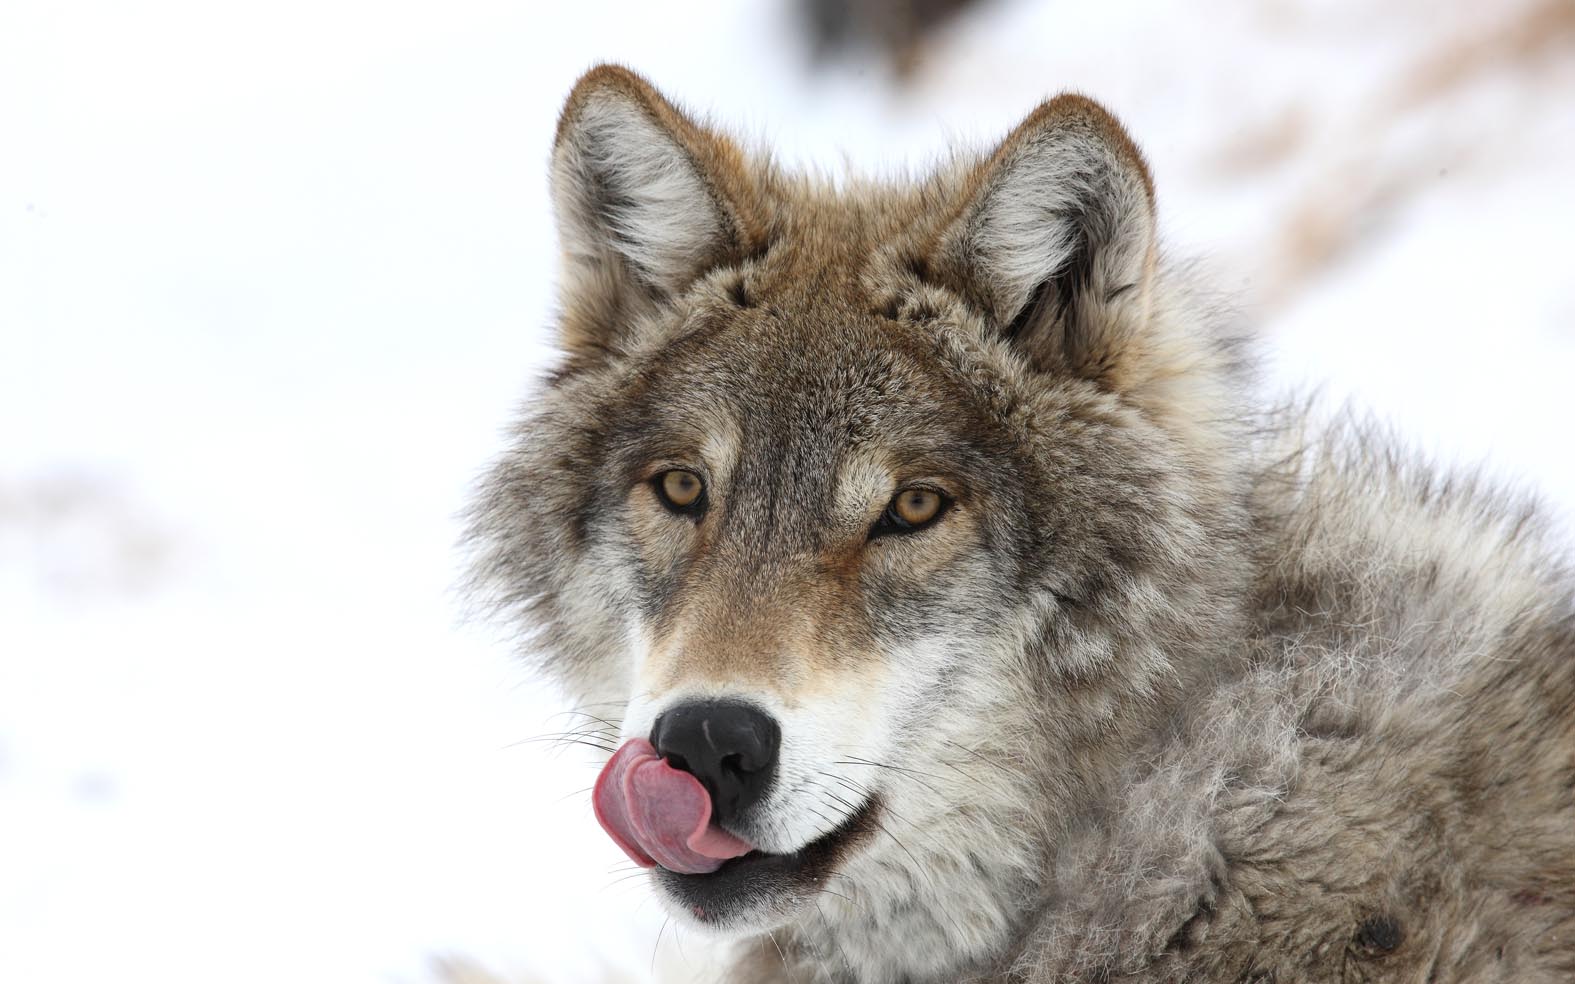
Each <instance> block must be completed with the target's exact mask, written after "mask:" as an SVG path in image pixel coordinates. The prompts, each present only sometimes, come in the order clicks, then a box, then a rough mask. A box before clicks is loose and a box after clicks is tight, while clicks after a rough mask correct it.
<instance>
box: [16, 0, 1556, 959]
mask: <svg viewBox="0 0 1575 984" xmlns="http://www.w3.org/2000/svg"><path fill="white" fill-rule="evenodd" d="M1457 6H1458V5H1457ZM1486 6H1491V7H1495V8H1498V9H1496V10H1494V11H1492V15H1493V16H1494V17H1501V18H1502V19H1503V20H1505V21H1512V20H1513V19H1514V18H1513V15H1512V14H1511V13H1509V12H1508V11H1510V8H1511V7H1513V6H1514V5H1513V4H1500V5H1486ZM535 7H536V8H537V9H532V6H531V5H523V4H511V3H503V2H486V0H454V2H450V3H447V4H442V5H438V4H412V3H398V2H395V3H386V2H385V3H371V2H365V0H314V2H307V0H277V2H273V3H269V4H250V5H243V4H235V3H213V2H197V0H146V2H142V3H138V4H125V3H118V2H111V0H97V2H95V0H10V2H8V3H7V4H6V5H4V7H3V8H0V982H13V981H14V982H28V984H35V982H37V984H49V982H91V981H111V980H113V981H125V982H137V981H159V982H162V984H184V982H193V984H195V982H208V981H216V980H222V981H225V982H234V984H246V982H253V981H255V982H259V984H260V982H269V984H276V982H279V981H291V982H317V981H322V982H325V984H327V982H333V984H351V982H358V981H391V980H398V981H411V982H413V981H419V980H425V979H427V975H428V961H429V959H430V958H431V957H432V956H433V955H436V954H445V953H452V954H463V955H465V956H467V957H469V958H472V959H474V960H476V961H478V962H479V963H481V964H484V965H486V966H489V967H492V968H494V969H497V970H499V971H507V972H519V973H523V972H528V971H534V972H536V973H538V974H540V975H542V976H543V977H545V978H547V979H550V980H553V981H565V982H567V981H588V980H597V979H601V978H602V976H603V975H604V974H606V973H609V972H615V973H619V974H623V975H625V976H627V977H628V978H629V979H633V980H638V979H647V978H649V977H650V976H651V974H652V969H653V967H654V968H657V969H658V970H660V969H661V968H663V967H666V968H667V971H666V975H665V976H666V977H667V979H669V980H687V979H690V978H691V977H692V976H693V974H694V970H693V969H692V968H693V965H694V964H693V962H697V961H698V960H699V956H698V954H699V953H700V952H702V951H703V950H704V946H703V944H702V942H701V941H700V940H698V939H695V938H693V937H692V936H689V935H688V934H684V935H681V936H678V937H676V944H675V934H674V933H673V932H672V930H670V929H669V930H668V931H667V932H666V934H665V935H664V936H663V937H662V942H661V943H660V944H658V942H657V936H658V931H659V928H660V927H661V926H662V923H663V919H662V917H661V915H660V913H659V911H658V909H657V907H656V905H655V904H654V902H652V901H651V900H650V899H649V898H648V895H647V893H646V890H645V888H644V886H643V884H642V882H641V880H640V879H639V878H635V879H626V880H623V881H622V882H620V881H619V879H620V878H622V877H623V875H622V872H624V871H627V870H628V866H627V863H626V862H624V861H623V860H622V858H621V856H620V855H619V854H618V852H617V851H616V849H614V848H613V847H612V846H611V844H610V843H607V841H606V838H605V837H604V836H603V835H602V834H601V833H600V832H599V830H597V829H596V827H595V824H594V821H593V820H592V819H591V816H590V810H589V803H588V797H587V795H586V792H585V790H586V788H587V787H588V786H589V785H590V782H591V780H592V778H593V777H594V774H595V767H594V765H592V764H591V763H590V762H589V760H588V759H587V758H586V757H584V756H581V755H578V754H575V753H574V752H572V751H570V752H563V753H553V752H552V751H551V750H550V749H549V748H548V747H547V746H545V745H542V744H520V743H521V742H522V741H524V740H525V739H529V738H531V737H533V736H536V735H540V734H543V733H548V732H552V731H557V730H563V727H564V722H565V720H566V719H564V718H561V717H560V718H556V719H554V718H552V717H551V715H552V714H553V713H554V712H556V711H558V710H559V709H560V707H559V704H558V701H557V700H556V698H555V696H554V695H553V694H551V693H547V692H544V691H543V690H542V688H541V687H540V686H539V685H538V684H537V683H536V682H534V681H532V680H530V679H528V678H527V677H525V676H524V675H523V674H522V673H520V672H519V671H517V670H516V669H515V668H514V665H513V663H512V661H511V660H510V652H509V643H508V642H507V640H504V639H502V638H500V637H499V636H497V635H495V634H494V633H493V632H492V631H491V630H488V629H485V628H474V627H472V628H463V627H461V626H460V625H459V622H458V606H457V605H456V603H455V601H454V598H453V596H452V594H451V587H452V585H453V584H454V581H455V569H456V563H457V559H456V555H455V553H454V551H453V549H452V547H453V543H454V540H455V538H456V535H457V524H456V521H455V519H454V516H455V514H456V512H457V511H458V510H459V509H460V508H461V507H462V505H463V503H464V500H465V493H466V489H467V487H468V483H469V482H470V481H471V480H472V478H473V477H474V475H475V474H476V473H477V472H478V471H479V469H480V468H481V467H482V465H483V464H484V462H485V461H486V460H487V459H488V458H489V456H491V455H492V454H493V453H495V452H496V451H497V450H498V448H499V447H500V440H501V438H500V433H501V428H502V426H503V424H504V422H505V421H506V420H507V418H508V416H509V414H510V412H511V409H512V407H513V406H514V405H515V404H516V402H517V400H518V399H519V398H520V397H521V396H522V395H523V394H524V392H525V391H526V387H527V385H528V383H529V381H530V380H531V379H532V378H533V376H534V374H535V373H536V372H537V371H539V370H540V369H541V368H542V367H543V365H544V364H545V360H546V359H547V357H548V353H549V352H550V341H551V340H550V338H549V337H548V333H547V332H548V326H549V325H550V323H551V317H552V315H551V311H552V292H551V282H552V276H553V265H554V262H555V245H554V239H553V232H552V229H551V223H550V216H549V214H548V209H547V201H546V189H545V162H546V153H547V147H548V143H549V141H550V139H551V134H552V128H553V124H554V120H555V118H556V114H557V111H558V108H559V105H560V102H561V99H562V97H563V95H564V94H565V92H566V91H567V89H568V87H569V85H570V84H571V83H572V82H573V80H574V78H575V77H576V76H577V74H578V73H579V72H580V71H582V70H583V69H584V68H586V67H588V66H589V65H590V64H592V63H594V62H595V61H598V60H604V59H611V60H621V61H625V62H626V63H628V64H631V65H633V66H635V67H637V68H639V69H640V70H641V71H643V72H645V73H647V74H648V75H649V76H650V77H651V78H652V79H653V80H654V81H656V82H657V83H658V84H659V85H661V86H662V87H663V88H664V89H665V90H666V91H668V92H669V93H670V94H672V95H673V96H675V97H676V98H678V99H679V100H680V101H682V102H683V103H685V104H686V105H689V106H691V107H694V108H696V109H699V110H701V111H704V112H706V113H709V114H711V115H712V116H714V117H715V118H716V119H718V120H721V121H726V122H728V123H729V124H732V125H734V126H735V127H740V128H742V129H743V130H744V131H745V132H746V133H748V134H750V135H752V136H754V137H757V138H760V139H764V140H769V142H771V143H772V144H773V145H774V146H776V147H777V148H778V151H779V154H780V156H781V157H783V158H784V159H785V160H788V161H790V162H799V163H807V164H813V165H815V166H818V167H821V168H824V169H826V170H828V171H831V172H833V173H835V172H836V171H838V170H839V169H841V168H842V167H843V166H844V161H847V162H851V165H852V166H854V167H857V168H860V169H863V170H878V171H882V172H891V171H896V170H898V169H899V168H904V167H905V168H909V169H919V168H922V167H923V166H924V164H925V162H926V161H928V160H930V159H932V158H933V157H934V156H935V155H936V154H937V153H939V151H940V149H941V148H942V147H944V146H945V144H946V143H947V141H948V140H949V139H954V138H955V139H966V140H985V139H989V138H991V137H993V136H998V135H999V134H1001V133H1002V132H1003V131H1004V130H1005V129H1006V128H1007V127H1009V126H1010V125H1012V123H1014V122H1015V121H1016V120H1017V119H1019V118H1020V117H1021V116H1023V115H1024V114H1026V112H1027V111H1028V110H1029V109H1030V108H1031V107H1032V105H1033V103H1034V102H1035V101H1036V100H1037V99H1038V98H1040V97H1041V96H1043V95H1045V94H1048V93H1050V92H1053V91H1056V90H1059V89H1062V88H1079V89H1082V90H1085V91H1087V92H1089V93H1091V94H1094V95H1096V96H1097V97H1100V98H1102V99H1104V100H1105V101H1107V102H1108V103H1109V104H1110V105H1111V106H1112V107H1113V108H1115V109H1116V110H1117V111H1118V113H1120V114H1121V115H1122V116H1123V117H1124V118H1125V119H1126V121H1127V122H1128V124H1129V126H1130V127H1131V129H1132V130H1133V132H1134V133H1135V134H1136V135H1137V136H1138V139H1139V141H1140V142H1141V143H1142V144H1143V146H1144V147H1145V149H1146V151H1147V152H1148V154H1149V156H1150V159H1151V162H1152V164H1153V166H1154V170H1155V172H1156V174H1157V176H1158V181H1159V187H1160V195H1161V213H1162V226H1163V229H1164V231H1165V232H1166V234H1167V236H1168V241H1169V242H1170V244H1171V247H1172V248H1173V250H1174V251H1176V252H1178V253H1190V252H1202V253H1205V254H1208V255H1209V256H1211V257H1212V261H1211V262H1212V263H1213V265H1214V266H1215V267H1216V268H1217V269H1218V270H1219V271H1220V272H1221V276H1222V283H1223V284H1224V285H1225V286H1227V287H1229V288H1231V289H1235V290H1241V291H1244V292H1245V293H1244V297H1245V303H1247V304H1248V306H1249V310H1252V311H1254V312H1255V313H1256V315H1257V316H1258V318H1259V319H1260V322H1261V324H1262V325H1263V328H1264V333H1265V337H1266V343H1267V349H1268V351H1269V352H1270V354H1271V356H1272V358H1273V368H1274V373H1275V375H1276V377H1277V378H1278V379H1280V380H1283V381H1286V382H1288V383H1303V382H1317V381H1326V382H1327V386H1328V389H1329V391H1330V392H1331V394H1332V395H1333V396H1335V397H1336V398H1340V399H1345V398H1349V399H1351V400H1353V401H1355V402H1357V403H1358V404H1362V405H1367V406H1371V407H1373V408H1374V409H1375V410H1376V411H1377V412H1379V413H1380V414H1381V415H1383V416H1385V417H1388V418H1392V419H1394V420H1396V421H1398V422H1400V424H1401V427H1402V430H1403V431H1405V432H1407V433H1410V434H1412V435H1414V436H1415V438H1416V439H1417V440H1418V441H1419V442H1420V443H1422V444H1423V445H1424V446H1426V447H1427V448H1429V449H1430V450H1432V451H1434V452H1435V453H1437V454H1438V455H1440V456H1442V457H1445V458H1450V459H1459V460H1464V461H1477V460H1480V459H1484V458H1491V459H1492V461H1493V462H1494V463H1495V469H1496V470H1497V471H1498V472H1499V473H1500V474H1503V475H1504V476H1506V477H1507V478H1509V479H1511V480H1515V481H1526V482H1529V483H1534V484H1536V485H1537V486H1539V487H1540V488H1541V489H1542V490H1543V491H1544V492H1545V493H1546V495H1547V496H1548V498H1549V499H1550V500H1551V501H1552V502H1553V503H1554V505H1555V508H1556V510H1558V511H1560V512H1562V513H1563V514H1564V515H1566V516H1567V515H1568V514H1569V511H1570V509H1571V507H1572V506H1575V464H1572V462H1571V457H1570V455H1569V453H1568V449H1569V446H1570V440H1569V437H1568V433H1567V432H1568V430H1569V427H1570V424H1571V419H1572V415H1571V413H1570V411H1569V409H1568V407H1569V398H1568V393H1569V391H1570V389H1571V386H1570V383H1571V379H1570V377H1571V372H1572V370H1575V286H1572V285H1575V280H1572V278H1571V277H1570V276H1569V273H1568V262H1567V259H1566V258H1565V257H1566V255H1567V254H1566V247H1565V242H1564V237H1565V236H1566V235H1567V234H1568V229H1569V226H1570V220H1571V219H1572V218H1575V190H1572V188H1575V185H1572V183H1571V182H1570V181H1569V177H1568V176H1569V175H1570V174H1572V173H1575V127H1571V126H1570V125H1569V122H1570V118H1569V107H1570V105H1571V101H1570V96H1571V94H1572V93H1575V58H1572V57H1571V47H1572V46H1571V44H1570V41H1569V38H1568V37H1564V38H1563V39H1562V41H1561V40H1560V39H1559V38H1558V37H1555V38H1554V39H1553V41H1552V42H1549V45H1550V46H1549V47H1546V48H1538V49H1536V50H1534V51H1532V52H1531V53H1529V54H1527V55H1526V56H1525V58H1524V59H1523V60H1522V62H1521V63H1517V64H1511V65H1507V66H1500V67H1498V68H1490V69H1488V70H1484V71H1482V72H1479V73H1475V74H1473V75H1471V76H1470V77H1469V78H1468V79H1466V80H1465V81H1463V82H1460V83H1459V84H1458V85H1455V86H1454V87H1453V88H1450V87H1449V86H1445V87H1443V89H1442V90H1441V94H1440V90H1438V89H1437V87H1435V90H1433V94H1432V95H1431V96H1428V97H1427V98H1423V99H1420V100H1417V99H1410V101H1408V98H1409V97H1407V96H1406V93H1407V91H1408V90H1407V88H1406V84H1407V83H1406V80H1407V79H1410V78H1412V77H1414V76H1415V75H1416V74H1417V73H1418V72H1420V71H1421V69H1420V68H1418V66H1422V65H1424V64H1425V62H1426V59H1427V58H1428V57H1429V54H1428V53H1429V52H1435V51H1438V50H1440V49H1447V48H1448V47H1449V45H1450V44H1452V43H1453V40H1455V39H1470V38H1476V37H1480V36H1485V35H1486V34H1489V33H1491V28H1492V26H1493V25H1492V24H1487V25H1486V26H1484V24H1482V23H1480V22H1481V21H1482V20H1483V18H1486V17H1488V14H1487V13H1484V12H1483V11H1481V10H1479V11H1477V12H1475V13H1472V12H1471V11H1467V10H1461V11H1458V12H1455V13H1451V14H1449V15H1448V16H1442V15H1441V14H1440V13H1439V11H1438V9H1437V7H1436V5H1430V4H1422V3H1420V2H1416V0H1392V2H1391V3H1390V4H1388V5H1387V6H1386V7H1385V8H1384V9H1383V10H1379V11H1374V10H1372V9H1371V5H1370V4H1365V3H1357V2H1355V0H1340V2H1336V3H1322V4H1319V3H1313V2H1312V0H1306V2H1301V3H1282V4H1274V5H1265V4H1257V3H1249V2H1246V0H1241V2H1225V0H1214V2H1212V3H1209V4H1206V5H1203V6H1202V7H1200V6H1199V5H1196V4H1194V5H1190V6H1189V7H1188V8H1187V9H1186V10H1182V9H1180V8H1176V9H1172V8H1171V7H1170V6H1168V5H1163V4H1159V3H1148V4H1082V5H1063V4H1032V3H1027V2H1017V3H1003V2H998V3H987V4H984V5H983V6H982V7H981V9H979V10H976V11H973V12H971V13H969V14H967V15H966V16H965V17H964V18H963V20H962V22H961V23H960V24H958V25H957V27H956V29H955V30H954V31H953V32H952V33H951V34H949V35H947V36H946V37H945V38H944V39H943V40H941V41H940V42H938V43H937V44H936V45H935V46H934V47H933V49H932V50H931V51H930V53H929V58H928V60H927V61H926V63H925V65H924V67H923V68H922V69H921V71H920V73H919V75H918V76H917V77H916V78H915V80H914V83H913V85H912V86H911V87H909V88H907V89H901V88H897V87H894V86H893V85H892V84H891V80H890V79H889V77H888V75H887V73H886V71H885V70H884V68H883V67H882V66H880V65H879V64H875V63H870V62H868V61H850V60H844V61H841V62H837V63H833V64H832V65H831V66H829V67H828V68H826V69H824V70H821V71H818V72H813V73H812V72H811V70H810V68H809V66H808V62H807V57H806V55H805V52H804V46H803V42H802V41H801V40H800V39H799V36H798V35H797V34H796V33H795V31H794V29H793V23H792V20H791V18H790V16H789V13H788V11H787V10H786V9H785V8H784V7H783V5H782V4H780V3H777V2H767V0H748V2H745V3H733V4H720V3H718V4H711V5H701V4H685V5H673V4H649V3H645V4H641V3H628V4H611V3H580V4H572V5H546V4H542V5H535ZM1484 9H1485V7H1484ZM1466 18H1475V20H1474V21H1473V20H1467V19H1466ZM1397 107H1398V108H1397ZM1277 139H1278V141H1279V144H1280V145H1284V146H1281V149H1280V150H1279V151H1278V152H1276V151H1275V149H1274V147H1275V146H1276V145H1277V144H1276V140H1277ZM1244 146H1248V147H1250V146H1256V147H1259V149H1260V151H1261V153H1260V154H1259V156H1258V157H1256V158H1255V157H1254V156H1253V155H1252V154H1250V153H1247V152H1246V151H1242V150H1240V148H1241V147H1244ZM1265 146H1267V147H1268V149H1267V150H1263V147H1265ZM1232 148H1237V149H1236V150H1233V149H1232ZM1243 161H1245V162H1246V163H1243ZM1309 203H1310V204H1309ZM1309 207H1310V208H1311V210H1312V212H1313V214H1314V215H1322V214H1324V213H1327V215H1328V216H1329V217H1330V218H1329V222H1330V223H1332V227H1333V228H1334V229H1335V230H1336V231H1337V232H1340V231H1346V230H1354V231H1355V232H1356V233H1357V234H1358V236H1359V241H1358V242H1357V244H1356V245H1355V246H1354V247H1351V248H1349V249H1345V250H1343V251H1340V252H1339V253H1338V255H1337V256H1336V258H1335V259H1334V260H1333V261H1332V262H1330V263H1328V264H1326V265H1323V266H1318V267H1316V269H1315V270H1314V272H1313V273H1311V274H1306V275H1298V276H1295V277H1292V276H1289V275H1287V274H1286V272H1285V271H1286V269H1288V268H1293V267H1294V266H1295V264H1294V263H1290V262H1289V261H1287V260H1286V259H1285V258H1286V256H1287V255H1288V253H1287V250H1289V249H1290V247H1288V246H1287V242H1288V241H1293V240H1294V237H1291V239H1290V240H1288V239H1287V233H1286V232H1285V230H1286V228H1288V227H1289V226H1290V225H1291V218H1292V217H1293V216H1295V215H1298V214H1303V213H1305V212H1306V210H1307V209H1308V208H1309ZM1298 210H1301V211H1300V212H1299V211H1298ZM1291 252H1294V250H1291Z"/></svg>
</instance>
